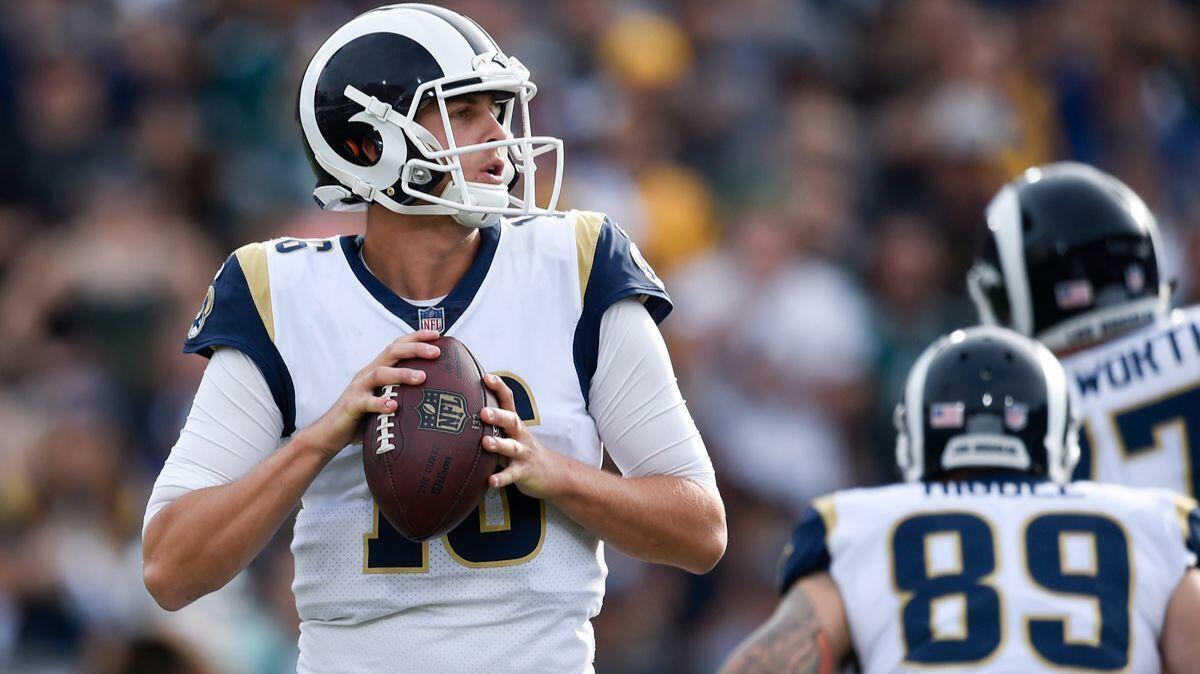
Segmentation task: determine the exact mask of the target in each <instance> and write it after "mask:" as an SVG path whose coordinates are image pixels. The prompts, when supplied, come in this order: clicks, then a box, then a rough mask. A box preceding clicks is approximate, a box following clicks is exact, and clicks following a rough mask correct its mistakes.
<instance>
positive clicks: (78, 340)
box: [0, 0, 1200, 674]
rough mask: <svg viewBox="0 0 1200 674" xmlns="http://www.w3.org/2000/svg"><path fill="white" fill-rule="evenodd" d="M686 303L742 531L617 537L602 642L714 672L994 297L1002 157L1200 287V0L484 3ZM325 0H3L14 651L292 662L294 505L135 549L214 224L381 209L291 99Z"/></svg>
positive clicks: (609, 648)
mask: <svg viewBox="0 0 1200 674" xmlns="http://www.w3.org/2000/svg"><path fill="white" fill-rule="evenodd" d="M449 5H450V6H451V7H452V8H454V9H458V10H460V11H463V12H465V13H467V14H469V15H470V16H472V17H474V18H475V19H477V20H478V21H479V22H480V23H481V24H482V25H483V26H485V27H486V28H487V29H488V30H489V31H490V32H491V33H492V35H493V36H494V37H496V38H497V39H498V40H499V41H500V43H501V45H503V46H504V48H505V49H506V51H507V52H508V53H509V54H511V55H514V56H517V57H518V58H520V59H521V60H522V61H523V62H524V63H525V64H527V65H528V66H529V68H530V70H531V71H532V73H533V78H534V80H535V81H536V82H537V83H538V85H539V87H540V89H539V94H538V97H537V99H536V100H535V101H534V104H533V116H534V117H533V122H534V129H535V132H538V133H544V134H552V135H558V136H561V137H563V138H565V139H566V148H567V155H566V157H567V161H566V166H567V178H566V183H565V184H566V197H565V199H566V202H565V205H566V206H568V207H573V206H579V207H583V208H587V209H592V210H604V211H607V212H609V213H610V214H612V215H613V217H614V218H615V219H616V220H617V221H618V222H620V223H622V224H623V226H624V227H625V228H626V229H627V230H628V231H629V232H630V233H631V235H632V236H633V237H634V238H635V239H636V240H637V241H639V242H640V244H641V246H642V248H643V251H644V252H645V254H646V257H647V258H649V260H650V261H651V263H652V264H654V265H655V267H656V268H657V270H658V271H659V273H660V275H662V276H663V277H664V278H665V279H666V282H667V284H668V288H669V289H670V290H671V292H672V294H673V296H674V298H675V300H676V307H677V308H676V310H675V313H674V314H673V315H672V317H671V318H670V319H668V321H667V322H666V323H665V324H664V331H665V333H666V334H667V337H668V339H669V341H670V343H671V346H672V355H673V357H674V360H675V365H676V367H677V370H678V374H679V377H680V380H681V382H682V386H683V389H684V393H685V395H686V396H687V397H688V399H689V402H690V406H691V409H692V411H693V414H694V415H695V417H696V419H697V422H698V423H699V424H700V425H701V428H702V430H703V431H704V433H705V437H706V439H707V442H708V446H709V449H710V451H711V453H712V455H713V458H714V461H715V463H716V465H717V470H718V475H719V477H720V480H721V484H722V491H723V494H724V496H725V499H726V504H727V507H728V512H729V532H730V534H729V549H728V553H727V554H726V556H725V559H724V560H723V561H722V562H721V564H720V565H719V566H718V568H717V569H716V570H715V571H714V572H713V573H711V574H709V575H707V576H704V577H691V576H688V575H687V574H684V573H680V572H675V571H673V570H671V569H668V568H664V567H656V566H649V565H645V564H641V563H638V562H635V561H632V560H630V559H628V558H624V557H622V556H621V555H619V554H617V553H615V552H613V551H612V550H609V561H610V566H611V575H610V578H609V584H608V588H609V589H608V595H607V598H606V601H605V605H604V611H603V613H602V614H601V615H600V617H599V618H598V619H597V620H596V621H595V628H596V636H597V644H598V649H597V658H596V664H597V671H598V672H600V673H601V674H608V673H616V672H622V673H630V674H640V673H650V672H679V673H690V672H711V671H713V670H715V669H716V667H717V666H718V665H719V663H720V662H721V660H722V659H723V657H724V656H725V655H726V654H727V653H728V652H729V651H730V650H731V649H732V647H733V646H734V645H735V644H736V643H737V642H738V641H739V640H740V639H742V638H743V637H744V636H745V635H746V634H747V633H748V632H749V631H750V630H751V629H752V628H753V627H754V626H755V625H757V624H758V623H759V622H760V621H761V620H762V619H763V618H765V616H767V615H768V614H769V612H770V611H771V610H772V608H773V606H774V603H775V595H774V590H773V582H774V577H775V569H776V563H777V560H778V557H779V553H780V550H781V548H782V546H783V544H784V542H785V541H786V539H787V537H788V535H789V532H790V527H791V523H792V522H793V521H794V518H795V517H796V515H797V514H798V512H799V511H800V510H801V509H802V508H803V507H804V506H805V505H806V503H807V502H808V501H809V499H811V498H812V497H814V496H816V495H819V494H822V493H825V492H828V491H830V490H833V489H837V488H841V487H845V486H849V485H855V484H872V483H878V482H881V481H887V480H890V479H892V477H893V473H892V468H891V457H892V447H893V442H892V430H891V421H890V416H891V409H892V406H893V405H894V403H895V399H896V397H897V394H898V392H899V389H900V385H901V382H902V379H903V377H904V375H905V373H906V371H907V368H908V366H909V365H910V363H911V362H912V361H913V360H914V359H915V357H916V355H917V354H918V353H919V351H920V350H921V349H922V348H923V347H924V346H925V345H926V344H927V343H928V342H929V341H930V340H931V339H933V338H934V337H935V336H937V335H939V334H941V333H943V332H945V331H947V330H949V329H951V328H953V327H956V326H961V325H966V324H969V323H970V322H972V320H973V318H974V314H973V311H972V309H971V307H970V305H969V303H968V302H967V301H966V299H965V294H964V284H963V272H964V270H965V268H966V266H967V264H968V262H969V260H970V259H971V257H972V255H973V252H974V249H975V244H976V242H977V240H978V239H979V237H980V235H981V233H982V231H983V224H982V219H981V213H982V209H983V207H984V206H985V204H986V202H987V200H988V199H989V198H990V196H991V195H992V194H993V193H994V192H995V191H996V189H997V188H998V187H999V186H1000V185H1001V184H1002V183H1003V182H1004V181H1006V180H1008V179H1010V178H1012V177H1013V176H1015V175H1016V174H1017V173H1018V172H1019V171H1020V170H1022V169H1023V168H1025V167H1027V166H1030V165H1034V164H1039V163H1043V162H1047V161H1051V160H1056V159H1075V160H1080V161H1086V162H1090V163H1093V164H1096V165H1097V166H1099V167H1101V168H1103V169H1106V170H1108V171H1110V172H1112V173H1114V174H1116V175H1117V176H1118V177H1120V178H1122V179H1123V180H1125V181H1126V182H1128V183H1129V184H1130V185H1131V186H1132V187H1133V188H1134V189H1135V190H1136V191H1137V192H1138V193H1140V194H1141V195H1142V196H1143V197H1144V198H1145V200H1146V201H1147V202H1148V203H1149V204H1150V206H1151V208H1152V209H1153V210H1154V211H1155V213H1156V214H1157V215H1158V217H1159V221H1160V223H1161V224H1162V226H1163V230H1164V240H1165V242H1166V246H1165V248H1166V250H1165V252H1166V257H1167V260H1166V265H1167V268H1168V270H1169V273H1170V274H1171V275H1172V276H1174V277H1175V278H1177V279H1178V280H1179V289H1178V291H1177V293H1176V301H1177V303H1178V304H1190V303H1193V302H1196V301H1197V300H1198V299H1200V180H1198V179H1197V176H1198V175H1200V89H1198V84H1200V78H1198V77H1197V73H1198V71H1200V3H1197V2H1195V1H1193V2H1180V1H1168V0H1076V1H1067V0H1060V1H1052V0H1024V1H1019V0H1010V1H1000V0H994V1H991V2H973V1H968V0H896V1H894V2H890V1H889V2H885V1H884V0H737V1H736V2H735V1H729V2H713V1H711V0H662V1H660V2H630V1H618V2H614V1H610V0H557V1H555V2H544V1H542V0H503V1H501V2H497V1H495V0H488V1H485V0H470V1H466V2H461V1H455V2H452V3H449ZM371 6H372V5H371V4H370V3H364V2H335V1H332V0H188V1H184V0H37V1H36V2H11V3H2V4H0V317H2V321H0V671H6V672H22V673H24V672H29V673H34V674H38V673H47V674H49V673H56V672H89V673H92V672H95V673H102V674H115V673H118V672H122V673H125V672H156V673H162V674H174V673H180V674H182V673H188V674H194V673H202V672H204V673H226V672H227V673H231V674H243V673H244V674H278V673H281V672H286V671H294V666H295V665H294V663H295V655H296V653H295V642H296V637H297V619H296V615H295V609H294V606H293V603H292V596H291V592H290V582H291V574H292V570H291V558H290V553H289V552H288V548H287V544H288V542H289V539H290V533H289V532H287V531H285V532H283V533H281V534H280V536H279V537H278V540H277V541H276V542H275V543H273V544H272V545H271V546H270V547H269V548H268V550H267V551H266V552H265V553H264V554H263V555H262V556H261V557H260V558H259V559H258V561H257V562H256V563H255V564H254V565H253V566H252V567H251V568H250V569H249V570H248V571H247V572H246V573H244V574H242V576H240V577H239V578H237V579H236V580H235V581H234V582H233V583H231V584H230V585H229V586H228V587H227V588H225V589H223V590H222V591H220V592H218V593H216V594H215V595H212V596H210V597H207V598H205V599H203V600H201V601H199V602H197V603H196V604H195V605H193V606H191V607H189V608H187V609H185V610H184V611H182V612H179V613H176V614H168V613H166V612H164V611H161V610H160V609H158V608H157V607H156V606H155V605H154V604H153V602H152V600H151V599H150V598H149V596H148V595H147V594H146V592H145V590H144V589H143V586H142V582H141V569H140V530H141V522H142V513H143V509H144V505H145V501H146V497H147V494H148V492H149V487H150V485H151V484H152V481H153V479H154V477H155V476H156V475H157V472H158V469H159V467H160V466H161V464H162V462H163V460H164V458H165V456H166V455H167V453H168V452H169V450H170V448H171V446H172V444H173V443H174V441H175V438H176V435H177V433H178V430H179V428H180V426H181V425H182V422H183V420H184V418H185V416H186V414H187V411H188V407H189V404H190V399H191V396H192V394H193V392H194V391H195V388H196V385H197V383H198V381H199V378H200V376H201V373H202V371H203V368H204V364H205V361H204V360H203V359H202V358H200V357H197V356H184V355H182V354H181V353H180V346H181V342H182V339H183V337H184V334H185V332H186V331H187V328H188V326H189V325H190V323H191V320H192V317H193V315H194V314H195V312H196V309H197V308H198V307H199V304H200V301H201V299H202V297H203V295H204V291H205V288H206V287H207V285H208V283H209V280H210V279H211V277H212V275H213V273H214V272H215V270H216V269H217V267H218V265H219V264H220V262H221V260H222V259H223V257H224V255H226V254H227V253H228V251H230V250H232V249H233V248H235V247H237V246H239V245H241V244H243V243H246V242H249V241H255V240H262V239H266V238H270V237H274V236H279V235H283V234H285V233H286V234H289V235H296V236H317V235H327V234H332V233H338V232H343V233H345V232H353V231H355V230H356V229H358V228H359V227H361V216H346V215H330V214H325V213H322V212H321V211H320V210H318V209H317V208H316V207H315V206H314V205H313V203H312V200H311V198H310V194H311V189H312V178H311V174H310V173H309V169H308V167H307V165H306V163H305V162H304V159H303V157H302V154H301V151H300V144H299V131H298V129H297V126H296V124H295V122H294V120H293V115H294V112H293V110H292V106H293V104H294V101H295V90H296V87H297V83H298V81H299V77H300V75H301V73H302V72H303V69H304V66H305V65H306V63H307V60H308V59H309V57H310V56H311V54H312V53H313V51H315V49H316V47H317V46H318V45H319V44H320V42H321V41H322V40H324V38H325V37H326V36H327V35H328V34H329V33H331V32H332V31H333V30H334V29H335V28H336V27H337V26H339V25H340V24H341V23H343V22H344V21H345V20H347V19H349V18H350V17H352V16H353V15H355V14H356V13H358V12H360V11H363V10H365V9H367V8H369V7H371Z"/></svg>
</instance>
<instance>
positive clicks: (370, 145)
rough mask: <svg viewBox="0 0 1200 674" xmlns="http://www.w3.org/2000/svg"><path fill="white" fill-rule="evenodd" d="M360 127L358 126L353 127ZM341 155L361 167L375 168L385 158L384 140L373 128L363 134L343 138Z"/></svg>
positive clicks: (368, 128)
mask: <svg viewBox="0 0 1200 674" xmlns="http://www.w3.org/2000/svg"><path fill="white" fill-rule="evenodd" d="M353 126H358V125H353ZM339 149H340V150H341V152H340V154H341V155H342V156H343V157H345V158H346V159H348V160H349V161H351V162H354V163H355V164H357V165H359V166H374V165H375V164H376V163H378V162H379V158H380V157H382V156H383V139H382V138H380V137H379V132H378V131H376V130H375V129H373V128H371V127H367V130H366V131H365V132H364V133H362V134H357V135H347V136H346V137H344V138H342V146H341V148H339Z"/></svg>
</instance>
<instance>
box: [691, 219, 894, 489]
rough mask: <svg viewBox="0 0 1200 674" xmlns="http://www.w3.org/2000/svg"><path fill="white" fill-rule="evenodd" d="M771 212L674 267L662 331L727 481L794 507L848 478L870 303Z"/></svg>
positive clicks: (863, 394)
mask: <svg viewBox="0 0 1200 674" xmlns="http://www.w3.org/2000/svg"><path fill="white" fill-rule="evenodd" d="M795 237H796V233H795V230H794V229H791V228H788V227H786V226H785V225H783V224H782V223H780V222H779V221H778V220H777V219H776V218H775V217H773V216H772V215H770V214H767V213H761V212H760V213H753V214H750V215H748V216H747V217H746V218H745V219H744V220H741V221H739V222H738V226H737V227H736V228H734V229H733V231H732V232H731V240H730V241H729V242H728V243H727V246H726V247H725V248H722V249H719V250H717V251H716V252H714V253H712V254H710V255H709V256H707V257H705V258H702V259H700V260H698V261H696V262H694V263H693V264H691V265H689V266H688V267H685V268H684V269H681V270H680V271H679V273H678V274H677V275H676V276H675V278H674V282H673V284H672V288H673V292H674V295H675V298H676V300H677V307H678V309H677V311H676V315H675V317H674V321H673V323H674V325H673V326H671V327H670V328H669V334H670V335H671V337H672V339H673V340H674V342H675V343H677V344H681V345H683V350H682V351H680V352H678V353H679V356H677V358H679V359H680V360H681V367H680V369H681V370H682V371H684V372H688V373H690V375H689V376H688V378H687V379H686V380H685V385H686V387H687V389H688V390H689V391H690V392H691V393H690V395H691V396H692V398H693V399H694V400H695V401H696V403H697V407H696V409H697V414H696V419H697V422H698V423H699V424H700V425H702V426H704V427H705V428H704V432H705V437H707V438H709V439H710V441H711V443H712V446H713V455H714V457H717V459H716V460H718V461H720V462H721V465H722V467H723V468H724V473H723V475H724V476H725V477H726V478H727V479H729V480H731V481H734V482H736V483H738V484H740V485H741V486H742V487H743V488H748V489H751V490H753V491H754V492H755V493H758V494H761V495H763V496H764V497H766V498H770V499H771V500H773V501H775V502H777V503H779V504H781V505H783V506H785V507H786V508H788V509H791V510H796V511H798V510H799V509H800V508H801V507H803V506H804V505H805V504H806V503H807V502H808V500H809V499H810V498H812V497H814V496H818V495H820V494H823V493H825V492H827V491H830V490H832V489H836V488H838V487H839V485H847V484H851V483H852V482H853V480H854V479H855V477H856V476H855V472H854V471H855V461H854V452H853V447H854V445H853V444H852V443H851V441H850V440H851V436H850V429H851V428H853V427H854V423H855V422H857V421H859V420H860V419H861V418H862V415H863V413H864V410H865V406H866V403H867V389H866V384H867V381H868V378H869V373H868V369H867V368H868V365H869V362H870V359H871V357H872V351H873V349H874V345H873V343H872V337H871V334H870V329H869V324H868V314H867V306H866V302H865V298H864V297H863V296H862V294H861V291H860V290H859V289H858V287H857V285H856V284H855V283H854V282H853V280H852V279H851V278H849V277H848V276H847V275H846V274H844V273H843V272H842V271H840V270H839V269H838V268H836V267H834V266H832V265H830V264H828V263H826V262H823V261H820V260H818V259H815V258H811V257H801V256H800V254H799V252H798V250H797V248H796V243H795Z"/></svg>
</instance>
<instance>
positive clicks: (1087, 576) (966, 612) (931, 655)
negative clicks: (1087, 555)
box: [891, 513, 1131, 671]
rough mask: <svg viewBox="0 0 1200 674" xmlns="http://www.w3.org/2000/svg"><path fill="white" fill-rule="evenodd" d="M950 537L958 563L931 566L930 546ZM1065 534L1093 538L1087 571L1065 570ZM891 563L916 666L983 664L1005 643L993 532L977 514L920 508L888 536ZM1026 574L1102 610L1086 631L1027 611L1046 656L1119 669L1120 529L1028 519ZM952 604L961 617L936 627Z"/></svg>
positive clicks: (1124, 629) (1125, 587)
mask: <svg viewBox="0 0 1200 674" xmlns="http://www.w3.org/2000/svg"><path fill="white" fill-rule="evenodd" d="M939 537H944V538H948V539H949V541H947V542H948V543H949V545H950V546H951V549H952V550H954V551H955V552H956V553H957V557H958V563H957V564H955V565H951V566H949V568H943V569H931V568H930V559H929V558H930V556H931V555H930V549H931V546H932V545H933V544H934V543H935V541H936V539H937V538H939ZM1069 537H1079V538H1082V539H1084V541H1085V543H1086V544H1090V549H1091V551H1092V560H1093V561H1092V562H1091V564H1090V566H1089V567H1088V568H1084V569H1079V568H1067V567H1066V566H1065V565H1066V562H1067V560H1065V559H1063V556H1062V554H1063V549H1064V546H1063V545H1062V543H1063V542H1064V541H1065V539H1067V538H1069ZM891 551H892V569H893V580H894V582H895V585H896V589H897V590H898V591H899V592H900V594H901V597H902V599H903V602H904V603H903V606H902V608H901V618H902V624H901V629H902V631H903V637H904V638H903V641H904V648H905V661H906V662H909V663H915V664H922V665H951V664H962V663H979V662H981V661H983V660H986V659H987V658H989V657H991V656H992V655H993V654H994V653H995V652H996V651H997V650H998V649H999V647H1000V644H1001V642H1002V638H1001V634H1002V631H1003V621H1004V612H1003V611H1002V610H1001V597H1000V593H999V591H998V590H997V589H996V588H995V587H994V586H993V585H992V584H991V576H992V574H993V573H995V571H996V547H995V537H994V536H993V535H992V529H991V527H990V525H989V524H988V523H987V521H985V520H984V519H983V518H981V517H979V516H977V515H973V514H969V513H939V514H929V515H918V516H915V517H911V518H909V519H907V520H904V521H903V522H901V523H900V524H899V525H898V526H897V527H896V530H895V532H894V533H893V535H892V545H891ZM1024 557H1025V566H1026V569H1027V570H1028V573H1029V577H1030V578H1031V579H1032V580H1033V582H1034V583H1036V584H1037V585H1038V586H1040V587H1041V588H1043V589H1045V590H1048V591H1050V592H1052V593H1055V594H1060V595H1067V596H1075V597H1079V598H1085V599H1091V600H1093V601H1094V603H1095V605H1096V607H1097V609H1098V615H1097V617H1096V620H1097V624H1096V630H1095V632H1094V634H1093V636H1091V637H1090V638H1084V639H1080V638H1077V637H1072V636H1070V635H1068V634H1067V621H1068V616H1067V615H1065V614H1064V615H1038V616H1025V617H1024V626H1025V629H1024V630H1023V631H1024V632H1025V637H1026V639H1027V642H1028V644H1029V646H1030V647H1031V648H1032V649H1033V652H1034V653H1035V654H1036V655H1037V656H1038V657H1039V658H1040V659H1041V660H1042V661H1044V662H1045V663H1048V664H1050V665H1055V666H1060V667H1078V668H1083V669H1089V670H1102V671H1109V670H1119V669H1123V668H1124V667H1125V666H1126V665H1127V664H1128V662H1129V632H1130V626H1129V601H1130V576H1131V572H1130V566H1129V545H1128V541H1127V539H1126V537H1125V533H1124V532H1123V531H1122V529H1121V526H1120V525H1119V524H1117V523H1116V522H1114V521H1113V520H1111V519H1109V518H1107V517H1103V516H1099V515H1094V514H1083V513H1048V514H1044V515H1041V516H1040V517H1037V518H1034V519H1033V520H1031V521H1030V522H1029V523H1028V524H1027V525H1026V527H1025V533H1024ZM951 602H952V603H953V604H955V605H956V606H957V607H958V608H959V615H961V616H962V619H961V620H960V621H959V625H958V626H957V628H955V629H946V628H945V627H942V628H941V629H939V623H942V622H944V621H938V620H937V615H936V613H937V612H938V607H939V606H942V605H945V604H948V603H951Z"/></svg>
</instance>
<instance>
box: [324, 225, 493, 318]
mask: <svg viewBox="0 0 1200 674" xmlns="http://www.w3.org/2000/svg"><path fill="white" fill-rule="evenodd" d="M479 235H480V236H481V237H482V242H481V244H480V246H479V252H478V253H477V254H476V255H475V260H474V262H472V263H471V266H470V267H469V268H468V269H467V273H466V274H464V275H463V277H462V278H461V279H459V281H458V285H456V286H454V290H451V291H450V294H449V295H446V298H445V299H443V300H442V301H441V302H440V303H438V304H437V305H435V306H436V307H440V308H441V309H442V310H443V311H444V312H445V327H444V328H442V333H443V334H445V333H446V332H447V331H448V330H450V327H451V326H453V325H454V323H455V322H456V321H458V319H459V317H460V316H462V314H463V312H464V311H466V310H467V307H469V306H471V302H472V301H473V300H474V299H475V294H476V293H478V292H479V287H480V286H481V285H483V280H484V279H485V278H487V273H488V270H489V269H491V266H492V259H493V258H494V257H495V256H496V248H497V246H498V245H499V243H500V225H499V223H497V224H495V225H492V226H491V227H488V228H486V229H481V230H479ZM340 240H341V244H342V252H343V253H345V255H346V263H347V264H349V265H350V269H351V270H352V271H353V272H354V276H355V277H356V278H357V279H358V282H359V283H360V284H362V287H363V288H365V289H366V290H367V292H369V293H371V296H372V297H374V298H375V301H377V302H379V303H380V304H381V305H383V307H384V308H385V309H387V310H388V311H390V312H392V313H393V314H395V315H396V317H398V318H399V319H400V320H402V321H404V322H405V323H407V324H408V326H409V327H410V328H412V329H413V330H417V329H419V326H420V319H419V318H418V315H417V314H418V312H419V311H420V310H421V309H426V307H418V306H416V305H414V304H409V303H408V302H406V301H405V300H404V298H402V297H400V296H399V295H397V294H396V293H394V292H392V290H391V289H390V288H388V287H387V286H386V285H384V284H383V282H382V281H380V280H379V279H377V278H375V275H374V274H372V273H371V270H369V269H367V265H365V264H363V261H362V256H361V255H360V253H359V252H360V251H361V250H362V245H363V237H362V235H361V234H360V235H357V236H353V235H347V236H342V237H340Z"/></svg>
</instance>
